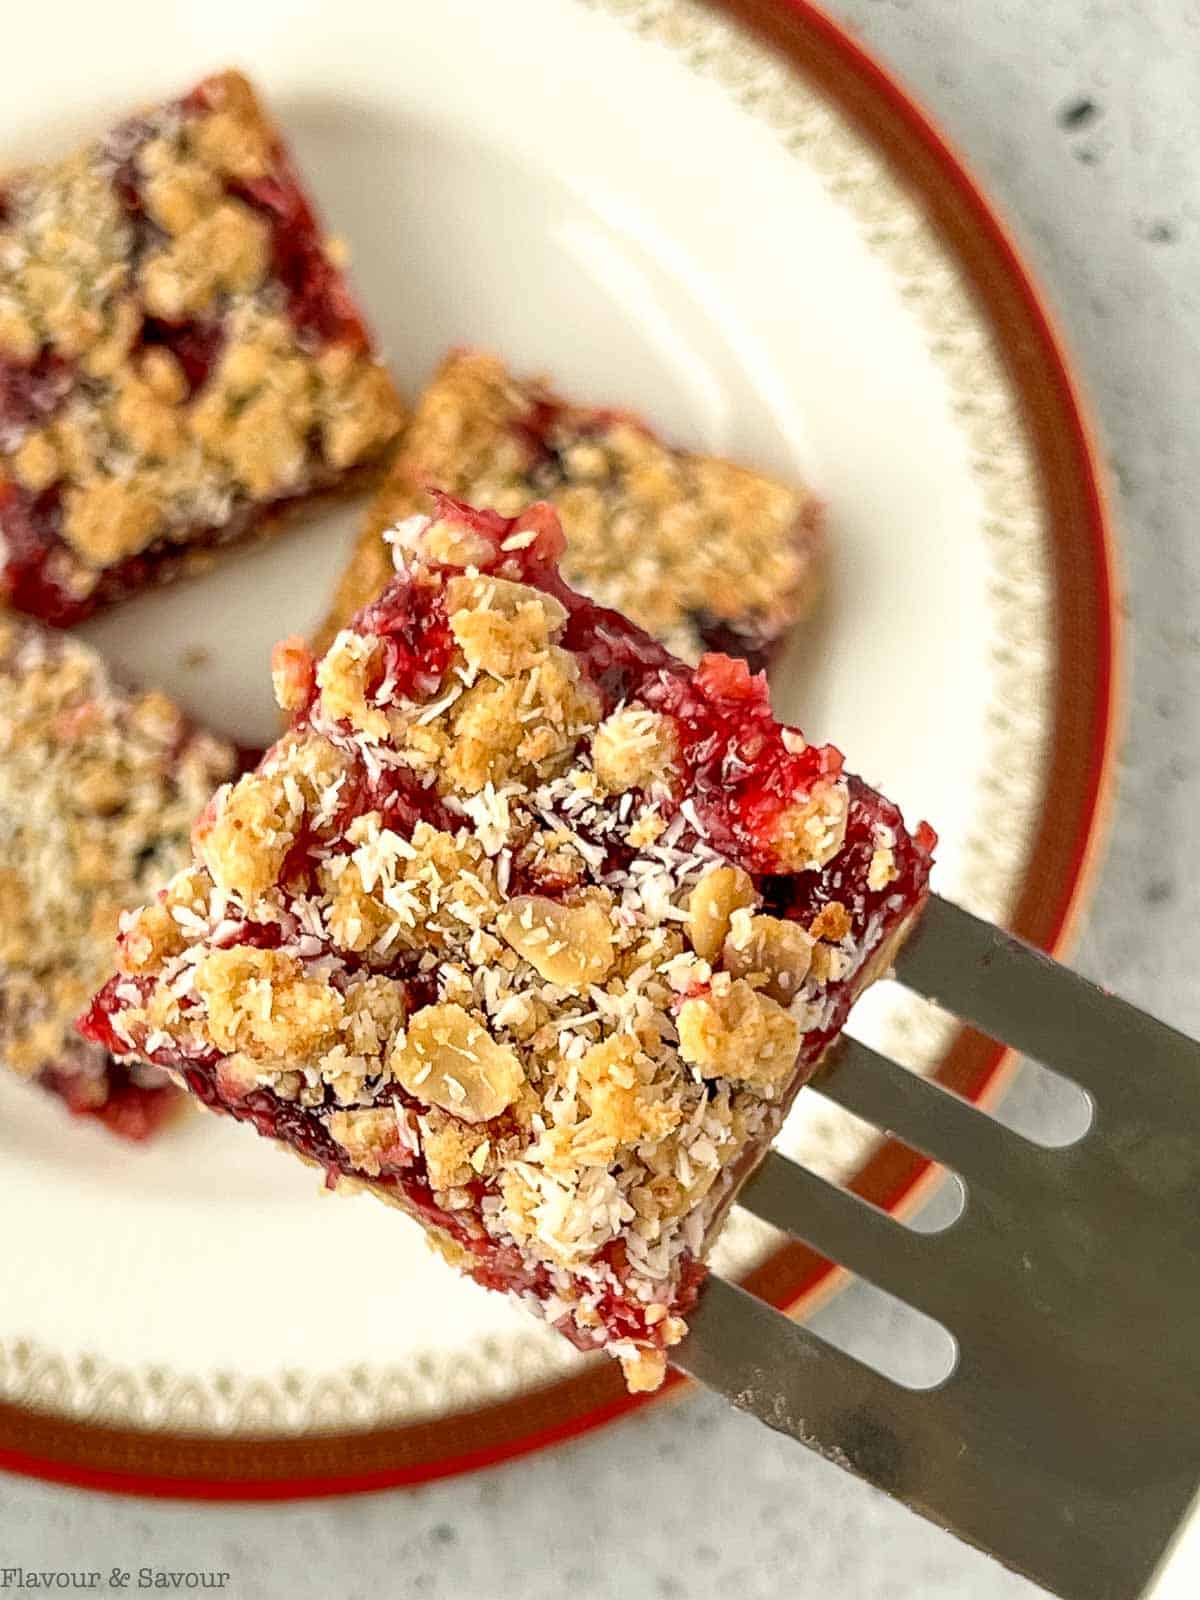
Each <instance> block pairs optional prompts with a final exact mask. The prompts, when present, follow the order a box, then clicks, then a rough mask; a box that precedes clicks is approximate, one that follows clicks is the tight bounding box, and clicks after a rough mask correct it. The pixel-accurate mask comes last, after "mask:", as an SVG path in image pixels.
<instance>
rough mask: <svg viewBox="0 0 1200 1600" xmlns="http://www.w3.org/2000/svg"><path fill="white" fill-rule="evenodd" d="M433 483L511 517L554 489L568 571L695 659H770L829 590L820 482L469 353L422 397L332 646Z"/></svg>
mask: <svg viewBox="0 0 1200 1600" xmlns="http://www.w3.org/2000/svg"><path fill="white" fill-rule="evenodd" d="M429 485H433V486H434V487H436V488H438V489H442V490H445V491H446V492H447V493H448V494H452V495H456V496H458V497H460V498H461V499H463V500H467V501H470V502H471V503H472V504H474V505H480V506H488V507H491V508H492V509H493V510H496V511H498V512H500V513H501V514H502V515H504V516H514V515H515V514H516V513H517V512H518V511H520V510H522V509H523V508H524V507H525V506H527V505H529V504H530V503H531V502H532V501H537V500H549V501H551V502H553V504H554V506H555V507H556V509H557V510H558V512H559V515H560V516H561V518H562V523H563V528H564V530H565V532H566V535H567V551H566V555H565V557H564V560H563V574H564V576H565V577H566V579H567V581H568V583H570V584H571V585H572V586H573V587H574V588H576V589H579V590H581V591H582V592H583V593H584V594H587V595H590V596H591V597H592V598H593V599H594V600H596V601H597V602H598V603H599V604H601V605H605V606H611V607H612V608H614V609H615V610H617V611H620V612H623V613H624V615H626V616H627V617H630V618H631V619H632V620H633V621H634V622H636V623H637V624H638V625H639V626H640V627H643V628H645V629H646V631H647V632H648V633H651V634H653V635H654V636H655V637H656V638H657V639H659V640H661V641H662V643H664V644H665V645H666V646H667V648H668V649H670V650H672V651H673V652H674V653H675V654H676V655H678V656H680V657H681V658H682V659H684V660H686V661H692V662H695V661H697V660H698V659H699V657H700V655H701V654H702V653H703V651H704V650H705V649H722V650H728V651H729V652H730V653H731V654H735V655H742V656H745V657H746V658H747V659H749V660H750V661H751V662H752V664H753V665H756V666H758V665H761V664H763V662H764V661H765V659H766V657H767V655H768V654H769V653H770V650H771V646H772V645H773V644H774V643H775V642H776V641H777V640H778V639H779V638H780V636H781V635H782V634H784V633H785V632H786V630H787V629H788V628H789V627H790V626H791V625H792V623H794V622H795V621H796V620H797V619H798V618H799V617H801V616H802V615H803V614H804V613H805V612H806V611H807V610H808V609H809V607H810V606H811V605H812V603H813V600H814V599H815V596H816V591H817V587H818V583H819V568H820V559H819V557H820V527H819V515H820V508H819V506H818V503H817V501H816V500H815V498H814V497H813V496H812V494H810V493H809V491H807V490H806V489H804V488H793V487H790V486H788V485H785V484H782V483H777V482H775V481H773V480H772V479H770V478H767V477H764V476H762V475H761V474H759V473H756V472H750V471H747V470H746V469H745V468H744V467H739V466H736V465H735V464H734V463H733V462H730V461H722V460H719V459H717V458H715V457H712V456H703V455H694V454H689V453H688V452H686V451H681V450H672V449H671V448H669V447H668V446H667V445H665V444H663V443H662V441H661V440H659V439H658V438H656V437H655V436H654V434H653V433H651V431H650V430H649V429H648V428H647V427H646V426H645V424H644V423H642V422H640V421H639V420H638V419H637V418H635V417H633V416H631V415H630V414H629V413H627V412H618V411H604V410H600V409H598V408H595V407H584V406H579V405H575V404H573V403H571V402H568V401H566V400H563V399H562V398H560V397H559V396H558V395H556V394H555V393H554V392H553V391H552V390H551V389H549V388H548V387H547V386H546V385H545V384H543V383H541V382H533V381H525V380H521V379H518V378H515V377H513V376H512V374H511V373H510V372H509V371H508V370H507V369H506V368H505V366H504V365H503V363H502V362H500V361H499V360H497V359H496V358H495V357H494V356H491V355H486V354H483V353H481V352H479V351H461V352H458V353H456V354H454V355H451V356H450V357H448V359H447V360H446V361H445V362H443V364H442V366H441V368H440V369H439V370H438V372H437V374H436V375H435V376H434V378H433V381H432V382H431V383H430V384H429V387H428V388H427V389H426V390H425V392H424V394H423V395H422V397H421V399H420V401H419V402H418V404H417V408H416V411H415V412H414V415H413V418H412V422H411V424H410V425H409V428H408V429H407V431H406V433H405V436H404V439H403V442H402V445H401V448H400V452H399V454H398V456H397V459H396V461H395V463H394V465H393V468H392V470H391V474H390V477H389V480H388V482H387V484H386V485H385V486H384V488H383V489H382V490H381V491H380V493H379V496H378V498H377V501H376V504H375V507H374V509H373V511H372V513H371V514H370V516H369V518H368V522H367V526H366V527H365V528H364V530H363V533H362V535H361V537H360V539H359V542H358V545H357V547H356V549H355V552H354V555H353V557H352V558H351V562H350V565H349V567H348V568H347V570H346V572H345V574H344V575H343V578H342V583H341V586H340V589H339V591H338V594H337V596H336V597H335V601H334V606H333V609H332V611H331V613H330V616H329V618H328V621H327V624H326V630H325V632H324V634H323V635H322V640H321V642H322V644H327V643H328V642H329V639H330V638H332V636H333V634H334V633H335V632H336V631H337V629H338V628H341V627H344V626H345V625H346V623H347V622H349V620H350V618H351V617H352V616H353V615H354V613H355V612H356V611H357V610H358V608H359V607H360V606H362V605H365V604H366V602H367V601H368V600H371V599H372V598H373V597H374V596H375V595H377V594H378V593H379V591H380V590H381V589H382V588H383V586H384V584H385V583H386V582H387V581H388V578H389V577H390V576H391V571H392V564H391V557H390V554H389V552H388V550H387V547H386V544H385V542H384V540H383V534H384V532H385V531H386V530H387V529H388V528H389V527H391V526H392V525H393V524H394V523H396V522H399V521H402V520H403V519H404V518H405V517H407V516H410V515H412V514H413V513H416V512H423V511H428V510H429V499H428V496H427V494H426V493H425V489H426V488H427V486H429Z"/></svg>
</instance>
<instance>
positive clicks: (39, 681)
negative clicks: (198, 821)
mask: <svg viewBox="0 0 1200 1600" xmlns="http://www.w3.org/2000/svg"><path fill="white" fill-rule="evenodd" d="M232 770H233V754H232V751H231V750H230V749H229V748H228V747H227V746H226V745H224V744H222V743H220V742H219V741H217V740H215V739H213V738H211V737H209V736H207V735H204V734H199V733H195V732H193V731H192V730H191V729H190V728H189V727H188V725H187V723H186V722H185V720H184V718H183V716H182V714H181V713H180V711H179V710H178V708H177V707H176V706H174V705H173V704H172V703H171V702H170V701H169V700H167V699H166V698H165V697H164V696H163V695H161V694H155V693H149V694H140V695H137V694H127V693H125V692H123V691H122V690H119V689H117V688H115V687H114V686H113V684H112V682H111V681H110V679H109V677H108V674H107V672H106V670H105V668H104V666H103V664H102V663H101V661H100V659H99V657H98V656H97V655H96V654H95V652H94V651H92V650H90V649H88V648H87V647H85V646H83V645H81V644H77V643H76V642H75V641H73V640H68V639H64V638H63V637H62V636H61V635H57V634H51V633H48V632H47V631H45V630H43V629H42V628H40V627H39V626H37V625H36V624H33V623H28V622H25V621H23V620H22V621H18V620H17V619H13V618H9V619H5V620H0V1032H2V1034H3V1041H4V1059H5V1062H6V1063H7V1065H8V1066H9V1067H10V1068H11V1069H12V1070H14V1071H15V1072H17V1073H19V1074H21V1075H23V1076H26V1077H40V1078H44V1079H47V1080H49V1081H50V1083H51V1086H52V1087H56V1088H58V1089H59V1090H60V1092H62V1093H64V1095H65V1096H66V1097H67V1098H68V1099H69V1100H70V1101H71V1103H72V1104H73V1105H74V1107H75V1109H77V1110H95V1111H97V1112H102V1111H103V1110H104V1109H105V1107H106V1105H107V1103H108V1101H109V1098H110V1094H111V1090H112V1082H111V1077H110V1060H109V1057H108V1054H107V1052H105V1051H104V1050H102V1049H100V1048H99V1047H98V1046H96V1045H94V1044H88V1043H85V1041H84V1040H83V1039H81V1038H80V1037H79V1035H78V1034H77V1033H76V1032H75V1029H74V1026H73V1024H74V1020H75V1018H76V1016H77V1015H78V1013H79V1012H80V1010H81V1009H82V1008H83V1007H84V1006H85V1005H86V1004H87V1001H88V999H89V998H90V996H91V994H92V992H93V991H94V989H95V988H96V985H97V984H98V983H100V982H102V981H103V979H104V976H105V974H106V972H107V971H108V970H109V969H110V966H111V961H112V942H113V939H114V938H115V936H116V931H117V923H118V919H119V917H120V915H121V913H122V912H123V911H127V910H129V909H130V908H131V907H133V906H135V905H137V904H138V902H139V901H141V900H143V899H144V898H145V897H146V895H147V894H149V893H153V891H154V890H155V889H156V888H157V887H158V886H159V885H160V884H162V883H163V882H165V881H166V880H167V878H169V877H170V875H171V874H172V873H174V872H176V871H178V870H179V868H180V867H181V866H183V864H184V863H185V862H186V860H187V857H188V831H189V828H190V826H191V823H192V821H193V819H194V818H195V817H196V815H197V814H198V813H199V811H200V810H201V808H202V807H203V806H204V804H205V802H206V800H207V798H208V797H209V795H210V794H211V792H212V790H213V788H214V786H215V785H216V784H219V783H221V782H223V781H225V780H226V779H227V778H228V777H229V776H230V774H231V772H232ZM144 1081H145V1082H146V1083H149V1082H150V1081H152V1080H151V1079H145V1080H144Z"/></svg>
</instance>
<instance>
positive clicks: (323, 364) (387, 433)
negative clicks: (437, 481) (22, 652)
mask: <svg viewBox="0 0 1200 1600" xmlns="http://www.w3.org/2000/svg"><path fill="white" fill-rule="evenodd" d="M337 258H338V247H337V246H336V245H334V244H331V243H330V242H329V241H327V240H325V239H323V238H322V236H321V233H320V231H319V228H318V224H317V221H316V219H315V218H314V216H313V212H312V209H311V207H310V205H309V202H308V200H307V199H306V198H305V195H304V192H303V190H302V188H301V187H300V182H299V179H298V177H297V174H296V171H295V169H294V168H293V166H292V164H291V162H290V160H289V159H288V156H287V154H286V152H285V150H284V147H283V145H282V143H281V141H280V137H279V134H278V132H277V131H276V130H275V128H274V127H273V126H272V124H271V123H270V122H269V120H268V119H267V117H266V116H265V114H264V113H263V111H262V108H261V107H260V106H259V104H258V102H257V100H256V99H255V96H254V92H253V90H252V89H251V87H250V85H249V84H248V83H247V82H246V80H245V79H244V78H243V77H241V76H239V75H238V74H237V73H232V72H230V73H224V74H222V75H221V76H219V77H214V78H209V79H207V80H205V81H204V82H203V83H201V84H200V85H199V87H198V88H196V89H194V90H193V91H192V92H191V93H190V94H188V95H186V96H185V97H184V98H183V99H180V100H173V101H170V102H168V103H167V104H165V105H162V106H160V107H158V108H157V109H156V110H153V111H148V112H146V113H144V114H143V115H140V116H136V117H134V118H132V119H131V120H129V121H127V122H124V123H122V124H121V125H120V126H118V127H117V128H115V129H113V131H112V132H111V133H109V134H108V136H107V137H105V138H101V139H98V140H96V141H95V142H94V143H92V144H90V145H88V146H87V147H86V148H85V149H83V150H80V151H79V152H78V153H77V154H75V155H74V156H71V157H70V158H68V159H67V160H64V161H60V162H59V163H58V164H57V165H54V166H46V167H39V168H35V169H32V170H29V171H23V172H19V173H16V174H14V175H12V176H9V177H7V178H3V179H0V535H2V544H3V549H2V555H0V567H2V571H0V600H4V601H7V603H8V604H9V605H11V606H14V607H16V608H17V609H19V610H22V611H27V612H30V613H32V614H33V615H34V616H37V617H39V618H41V619H42V620H43V621H45V622H49V623H53V624H55V625H56V626H68V625H70V624H72V623H75V622H78V621H79V620H80V619H81V618H83V617H85V616H87V615H88V614H89V613H90V612H91V611H93V610H94V609H95V608H96V607H97V606H99V605H103V604H106V603H107V602H109V601H112V600H115V599H118V598H119V597H121V596H122V595H126V594H130V593H133V592H134V591H136V590H139V589H141V588H143V587H145V586H146V585H147V584H150V583H157V582H160V581H162V580H164V579H167V578H170V577H172V576H174V575H176V574H177V573H179V572H180V571H181V570H187V569H188V568H189V567H195V566H196V565H197V564H198V563H199V562H200V561H201V559H202V552H205V551H207V550H209V549H210V548H212V547H214V546H216V545H220V544H226V543H228V542H229V541H231V540H233V539H237V538H240V537H242V536H243V535H244V534H248V533H251V532H256V531H257V532H261V531H266V529H267V528H268V527H269V526H270V525H271V524H272V523H273V522H275V521H277V520H278V517H279V514H280V513H281V512H282V511H283V510H284V509H285V508H287V507H289V506H291V505H294V504H295V503H296V502H297V501H300V500H303V499H305V498H306V497H307V496H310V495H312V494H314V493H315V492H316V491H328V490H333V489H335V488H340V487H343V486H347V487H349V486H350V485H351V484H352V483H353V475H354V474H355V471H356V469H358V468H360V467H362V465H363V464H364V463H366V462H368V461H370V460H371V459H372V458H373V457H376V456H378V455H379V453H380V452H381V450H382V449H383V447H384V446H385V445H386V444H387V442H388V441H389V440H390V439H391V438H392V436H393V435H394V434H395V432H396V430H397V428H398V427H399V424H400V407H399V402H398V400H397V398H396V395H395V392H394V390H393V388H392V384H391V381H390V379H389V378H388V376H387V374H386V372H385V371H384V369H383V368H382V367H381V366H380V364H379V363H378V361H377V360H376V359H375V358H374V356H373V355H372V353H371V346H370V341H369V339H368V336H367V332H366V329H365V328H364V325H363V322H362V319H361V317H360V315H359V313H358V311H357V309H356V307H355V305H354V302H353V300H352V298H351V296H350V292H349V289H348V287H347V284H346V281H345V278H344V277H343V276H342V273H341V271H340V269H339V266H338V264H337Z"/></svg>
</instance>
